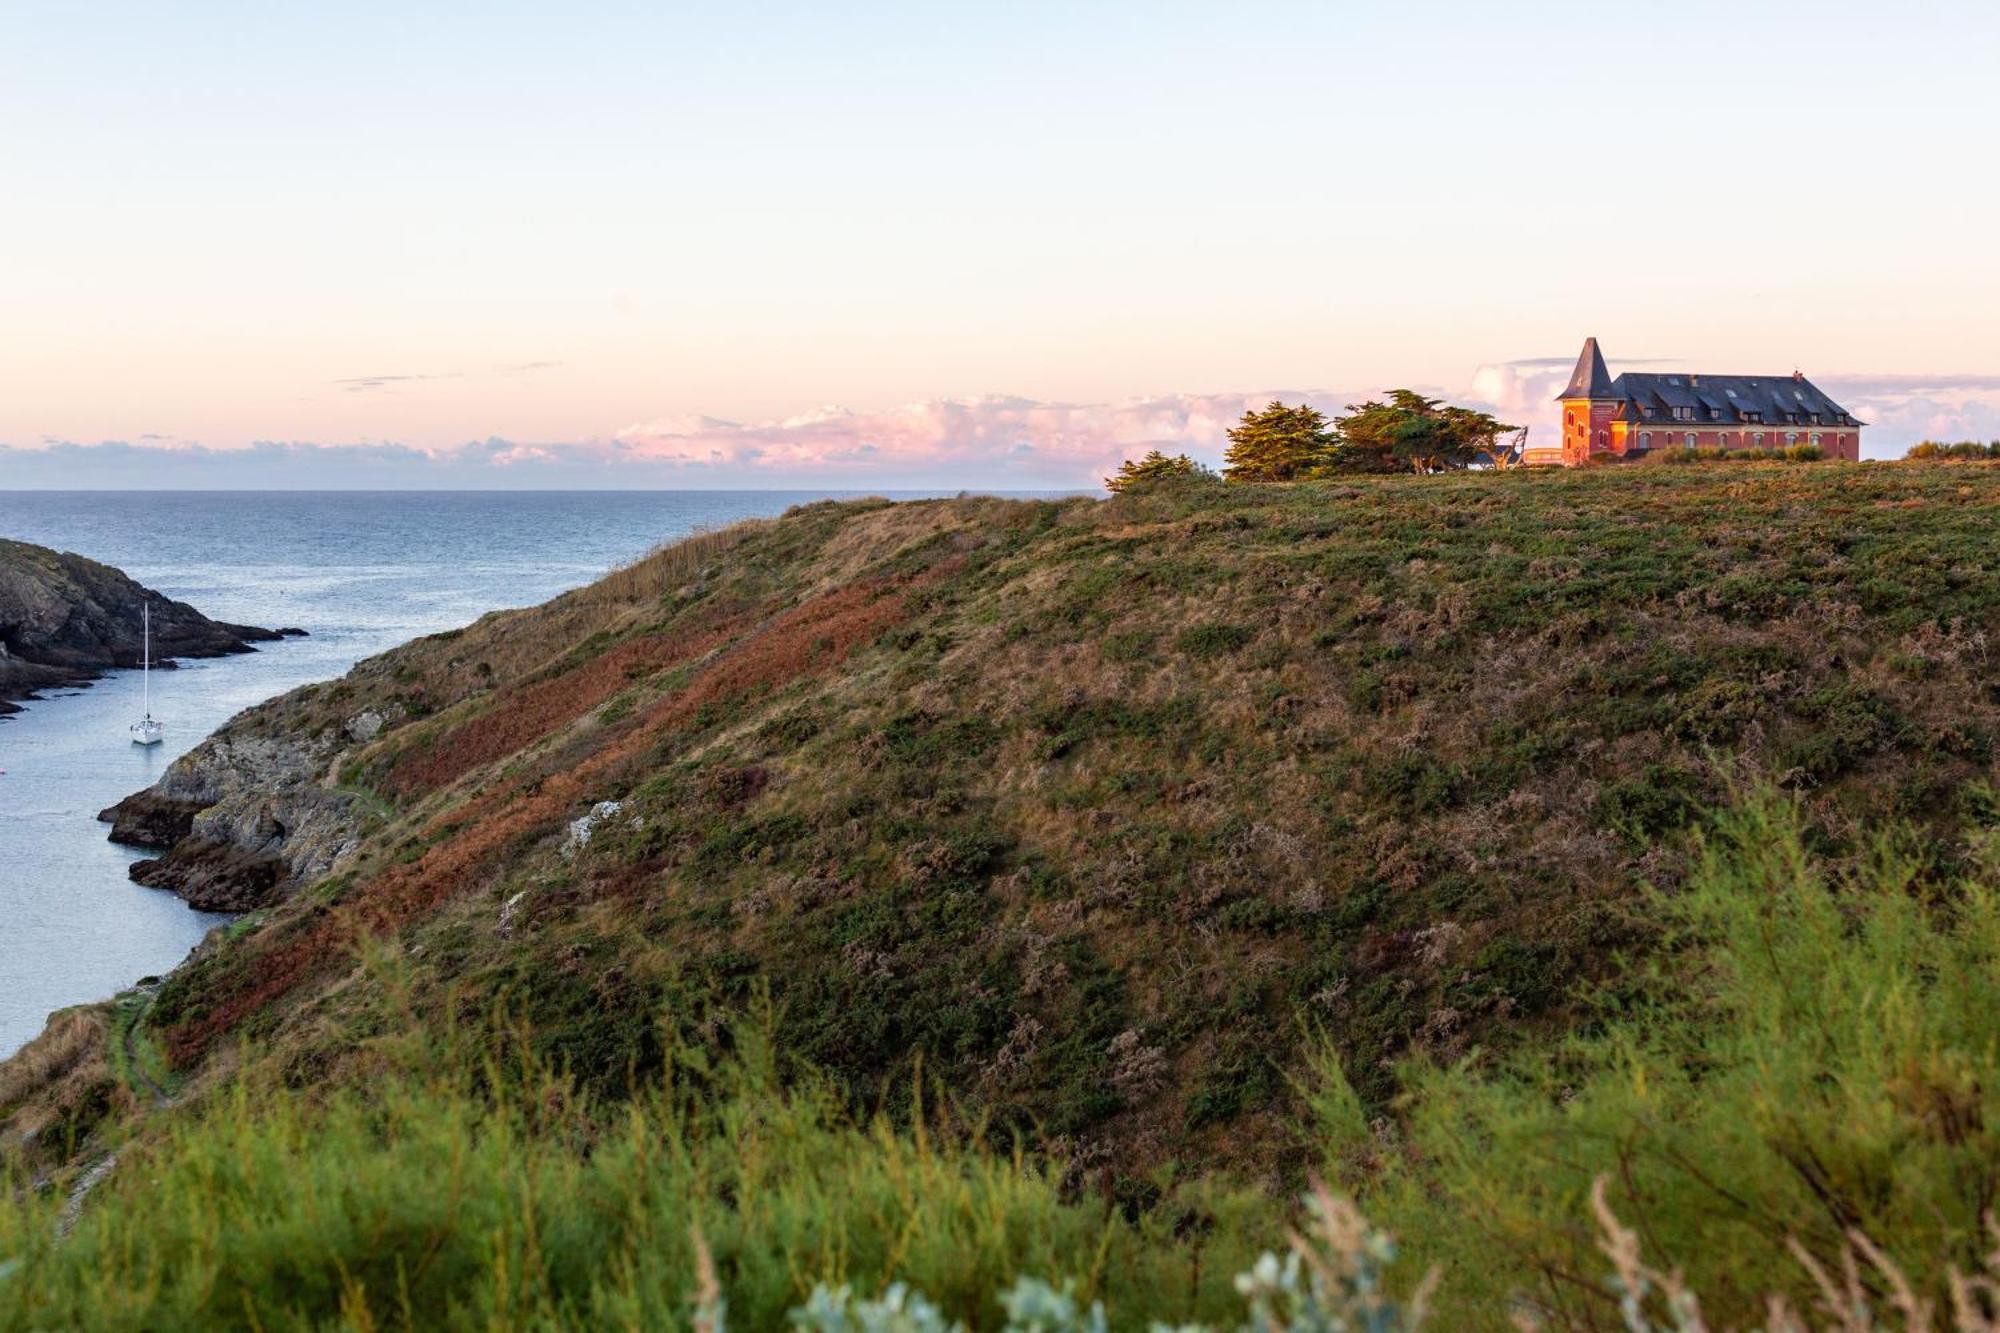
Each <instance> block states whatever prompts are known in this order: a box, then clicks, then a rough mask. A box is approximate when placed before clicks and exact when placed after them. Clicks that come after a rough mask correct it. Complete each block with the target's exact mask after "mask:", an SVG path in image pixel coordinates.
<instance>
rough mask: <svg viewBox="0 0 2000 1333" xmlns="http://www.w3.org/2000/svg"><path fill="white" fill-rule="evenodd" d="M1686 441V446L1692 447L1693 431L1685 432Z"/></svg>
mask: <svg viewBox="0 0 2000 1333" xmlns="http://www.w3.org/2000/svg"><path fill="white" fill-rule="evenodd" d="M1687 442H1688V448H1690V449H1692V448H1694V432H1693V431H1689V432H1688V433H1687Z"/></svg>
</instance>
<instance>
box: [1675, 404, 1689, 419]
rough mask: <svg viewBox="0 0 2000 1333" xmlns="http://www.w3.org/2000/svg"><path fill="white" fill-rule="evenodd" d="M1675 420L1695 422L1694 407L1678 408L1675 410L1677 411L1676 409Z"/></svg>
mask: <svg viewBox="0 0 2000 1333" xmlns="http://www.w3.org/2000/svg"><path fill="white" fill-rule="evenodd" d="M1674 420H1675V421H1693V420H1694V409H1693V408H1692V407H1677V408H1675V409H1674Z"/></svg>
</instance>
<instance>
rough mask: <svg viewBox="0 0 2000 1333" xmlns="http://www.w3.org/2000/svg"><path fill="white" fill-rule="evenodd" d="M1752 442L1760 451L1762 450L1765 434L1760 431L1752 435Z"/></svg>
mask: <svg viewBox="0 0 2000 1333" xmlns="http://www.w3.org/2000/svg"><path fill="white" fill-rule="evenodd" d="M1750 442H1751V443H1752V444H1754V445H1756V446H1757V447H1758V448H1759V449H1762V448H1763V447H1764V432H1763V431H1761V430H1760V431H1758V432H1757V433H1756V434H1755V435H1752V436H1751V437H1750Z"/></svg>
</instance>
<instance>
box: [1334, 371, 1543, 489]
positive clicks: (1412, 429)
mask: <svg viewBox="0 0 2000 1333" xmlns="http://www.w3.org/2000/svg"><path fill="white" fill-rule="evenodd" d="M1333 425H1334V430H1335V433H1336V438H1335V444H1334V449H1333V453H1332V458H1331V462H1332V465H1333V467H1334V468H1336V469H1338V470H1341V471H1351V472H1418V473H1430V472H1448V471H1452V470H1455V469H1458V468H1466V467H1470V466H1472V464H1473V463H1475V462H1477V461H1478V460H1479V459H1480V458H1481V457H1485V458H1488V459H1493V458H1497V457H1499V456H1500V455H1502V454H1507V453H1508V447H1507V446H1503V445H1501V443H1500V437H1501V436H1503V435H1512V434H1514V433H1515V432H1516V431H1518V430H1519V429H1520V428H1519V427H1517V426H1510V425H1507V424H1506V423H1505V422H1502V421H1499V420H1496V419H1495V418H1494V417H1493V416H1491V415H1490V414H1488V413H1485V412H1475V411H1474V410H1472V409H1471V408H1469V407H1452V406H1450V405H1448V404H1446V403H1445V402H1444V400H1443V399H1440V398H1426V397H1424V396H1423V395H1422V394H1420V393H1417V392H1415V391H1414V390H1411V389H1396V390H1394V391H1392V392H1391V393H1390V394H1389V400H1388V401H1387V402H1381V401H1379V400H1374V399H1371V400H1369V401H1368V402H1365V403H1352V404H1349V405H1348V408H1347V415H1346V416H1344V417H1337V418H1335V419H1334V423H1333ZM1509 456H1510V457H1511V455H1509Z"/></svg>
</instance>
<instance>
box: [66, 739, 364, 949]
mask: <svg viewBox="0 0 2000 1333" xmlns="http://www.w3.org/2000/svg"><path fill="white" fill-rule="evenodd" d="M345 743H346V738H345V737H344V736H342V735H340V734H339V733H319V734H316V735H309V736H294V735H290V734H286V733H284V732H276V733H271V734H265V733H261V732H258V731H254V730H251V729H250V724H249V722H247V721H246V720H245V719H239V720H238V721H237V722H235V723H231V724H230V725H229V726H227V727H224V728H223V729H222V730H221V731H219V732H217V733H216V734H215V735H213V736H211V737H209V738H208V739H207V740H205V741H203V742H202V743H201V744H200V745H198V746H196V747H195V748H194V749H193V750H190V751H189V752H188V753H187V754H185V755H182V756H181V757H180V758H179V759H177V760H175V761H174V762H173V764H172V765H171V766H169V767H168V769H167V771H166V773H165V774H164V775H162V776H161V778H160V780H159V781H158V782H156V783H154V784H153V785H152V786H151V787H149V788H147V789H146V790H145V791H142V792H138V793H135V794H134V795H132V796H128V797H126V798H125V799H124V800H122V801H120V802H119V803H118V804H117V805H114V806H112V807H111V808H110V809H108V810H106V811H104V812H103V813H102V814H100V815H99V816H98V818H100V819H104V820H108V821H110V823H111V840H112V841H113V842H121V843H126V844H129V845H132V846H137V847H145V848H149V849H155V850H164V852H165V855H163V856H160V857H158V858H157V859H154V860H149V861H140V862H137V863H136V864H134V865H133V867H132V878H133V879H134V880H136V881H137V882H138V883H140V884H145V885H147V886H149V887H152V888H158V889H168V890H171V891H172V892H174V893H177V894H179V895H180V896H181V897H182V898H184V899H186V900H187V902H188V904H189V905H190V906H192V907H199V908H202V909H204V910H208V911H218V912H240V911H247V910H249V909H251V908H254V907H261V906H263V905H264V904H266V903H268V902H271V901H273V900H274V899H276V898H277V897H279V896H281V895H282V894H283V892H284V891H285V890H286V889H287V888H289V887H290V886H292V885H294V884H297V883H300V882H304V881H309V880H314V879H318V878H319V877H321V876H322V875H326V874H330V873H332V872H333V871H334V870H336V869H338V868H339V867H340V866H341V864H342V863H343V862H344V861H345V859H346V858H348V857H349V856H351V855H353V853H354V852H355V850H356V848H357V847H358V846H359V844H360V836H361V820H360V815H361V811H360V809H359V808H358V805H359V798H358V797H356V796H355V795H354V794H353V793H351V792H343V791H339V790H336V789H334V788H333V787H332V786H330V785H329V784H328V783H327V781H326V780H325V779H326V777H327V774H328V771H329V769H330V768H332V767H333V765H334V761H335V756H336V755H338V754H339V752H340V751H341V749H342V748H343V747H344V745H345Z"/></svg>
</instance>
